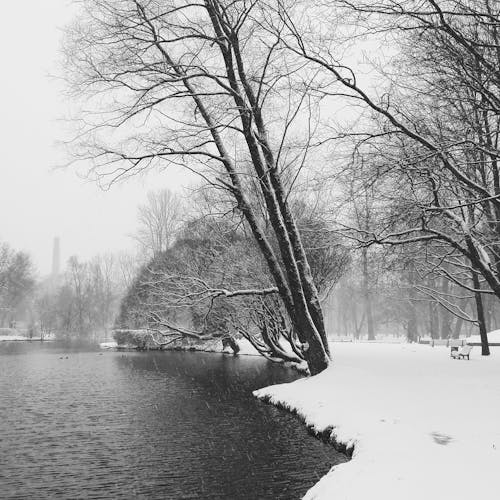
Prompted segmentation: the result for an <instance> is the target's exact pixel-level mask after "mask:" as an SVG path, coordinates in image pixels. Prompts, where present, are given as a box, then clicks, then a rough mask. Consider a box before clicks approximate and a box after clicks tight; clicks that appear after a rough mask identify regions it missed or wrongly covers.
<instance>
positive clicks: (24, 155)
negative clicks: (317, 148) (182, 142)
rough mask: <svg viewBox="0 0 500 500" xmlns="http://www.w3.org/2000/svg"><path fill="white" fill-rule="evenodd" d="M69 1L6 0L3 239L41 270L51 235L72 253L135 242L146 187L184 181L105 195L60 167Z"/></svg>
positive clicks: (1, 49) (175, 178)
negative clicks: (62, 53)
mask: <svg viewBox="0 0 500 500" xmlns="http://www.w3.org/2000/svg"><path fill="white" fill-rule="evenodd" d="M73 15H74V7H72V6H71V2H70V1H68V0H47V1H44V2H42V1H40V0H23V1H22V2H3V3H2V18H3V23H2V30H0V61H1V62H0V64H1V65H2V72H1V74H2V78H1V79H0V95H1V96H2V97H3V100H2V106H1V114H0V117H1V118H0V119H1V125H0V126H1V134H0V145H1V151H2V155H1V182H0V211H1V219H0V240H2V241H5V242H8V243H9V244H10V245H12V246H13V247H14V248H16V249H22V250H26V251H28V252H29V253H30V254H31V255H32V256H33V260H34V262H35V264H36V266H37V268H38V270H39V271H40V273H41V274H45V273H47V272H49V271H50V266H51V253H52V240H53V237H54V236H56V235H57V236H59V237H60V238H61V254H62V259H63V263H64V261H65V260H66V259H67V258H68V257H69V256H71V255H79V256H81V257H82V258H89V257H91V256H92V255H95V254H97V253H105V252H108V251H112V252H114V251H117V250H120V249H127V248H131V247H132V246H133V242H132V241H131V239H130V238H129V237H128V234H130V233H131V232H133V230H134V228H135V219H136V207H137V205H138V204H139V203H141V202H143V200H144V199H145V194H146V191H147V190H148V189H152V188H156V187H158V188H160V187H171V188H174V189H178V188H179V186H180V185H181V184H182V179H180V178H179V177H180V176H179V174H178V173H177V174H175V175H168V174H166V173H165V174H162V175H149V176H148V177H146V178H145V179H136V180H134V181H128V182H127V183H125V184H121V185H119V186H117V187H114V188H113V189H112V190H111V191H109V192H102V191H100V190H99V188H98V187H97V186H96V185H95V184H93V183H90V182H87V181H84V180H81V179H79V178H78V177H77V176H76V175H75V174H74V173H73V172H70V171H61V170H54V169H53V167H54V166H55V165H57V163H58V162H59V161H60V157H61V150H60V148H59V147H58V146H57V145H56V142H57V140H60V139H61V138H62V137H63V130H62V124H61V123H60V121H59V120H60V118H62V117H63V116H64V113H65V110H66V109H67V108H68V104H67V102H65V97H63V96H62V95H61V88H62V86H61V84H60V83H58V82H57V81H56V80H54V79H53V78H50V76H49V75H51V74H54V73H55V72H56V71H57V63H58V58H59V54H58V52H59V49H60V44H61V37H62V33H61V28H62V27H64V26H65V25H66V24H67V23H68V22H69V21H70V20H71V18H72V17H73Z"/></svg>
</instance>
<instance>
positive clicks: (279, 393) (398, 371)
mask: <svg viewBox="0 0 500 500" xmlns="http://www.w3.org/2000/svg"><path fill="white" fill-rule="evenodd" d="M495 349H496V350H495ZM492 351H493V354H492V356H490V357H489V358H482V357H481V356H480V348H478V347H474V348H473V350H472V353H471V359H470V361H467V360H455V359H452V358H450V355H449V349H447V348H445V347H434V348H432V347H430V346H427V345H416V344H402V345H395V344H392V345H391V344H366V343H364V344H363V343H335V344H333V345H332V352H333V356H334V364H333V366H332V367H331V368H329V369H328V370H326V371H325V372H323V373H321V374H319V375H317V376H315V377H310V378H307V379H301V380H298V381H296V382H292V383H290V384H281V385H276V386H271V387H267V388H264V389H261V390H259V391H255V392H254V394H255V395H256V396H257V397H260V398H265V399H269V400H270V401H271V402H273V403H276V404H281V405H285V406H287V407H288V408H290V409H293V410H296V411H297V413H298V414H299V415H300V416H301V417H303V418H304V419H305V421H306V423H307V424H308V425H312V426H313V427H314V428H315V429H316V430H317V431H320V432H321V431H323V430H325V429H327V428H331V427H334V430H333V436H334V437H335V439H336V440H337V441H340V442H342V443H347V444H350V445H354V455H353V459H352V460H351V461H350V462H348V463H346V464H342V465H338V466H335V467H333V468H332V470H331V471H330V472H329V473H328V474H327V475H326V476H324V477H323V478H322V479H321V480H320V481H319V483H317V484H316V485H315V486H314V487H313V488H312V489H311V490H310V491H309V492H308V493H307V495H306V497H305V498H306V499H309V500H311V499H318V500H319V499H334V500H343V499H349V500H367V499H383V500H393V499H394V500H412V499H419V500H424V499H425V500H434V499H439V500H444V499H454V500H458V499H467V500H471V499H474V498H476V499H481V500H486V499H488V500H489V499H492V500H493V499H495V500H498V499H499V498H500V484H499V483H500V476H499V473H500V348H492Z"/></svg>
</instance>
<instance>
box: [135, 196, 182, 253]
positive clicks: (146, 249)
mask: <svg viewBox="0 0 500 500" xmlns="http://www.w3.org/2000/svg"><path fill="white" fill-rule="evenodd" d="M183 216H185V214H184V210H183V204H182V201H181V198H180V196H178V195H177V194H175V193H172V192H171V191H170V190H169V189H161V190H159V191H150V192H149V193H148V195H147V201H146V203H145V204H143V205H140V206H139V209H138V222H139V227H138V229H137V232H136V234H135V235H134V239H135V240H136V241H137V242H138V244H139V246H140V248H141V251H142V252H143V253H144V255H146V257H147V258H151V257H155V256H156V255H158V254H160V253H161V252H165V251H166V250H167V249H168V248H169V247H170V246H171V245H172V243H173V242H174V241H175V238H176V235H177V231H178V230H179V228H180V226H181V224H182V218H183Z"/></svg>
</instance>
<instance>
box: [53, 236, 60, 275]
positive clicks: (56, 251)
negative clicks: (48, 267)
mask: <svg viewBox="0 0 500 500" xmlns="http://www.w3.org/2000/svg"><path fill="white" fill-rule="evenodd" d="M60 270H61V249H60V246H59V238H57V237H56V238H54V247H53V249H52V276H59V272H60Z"/></svg>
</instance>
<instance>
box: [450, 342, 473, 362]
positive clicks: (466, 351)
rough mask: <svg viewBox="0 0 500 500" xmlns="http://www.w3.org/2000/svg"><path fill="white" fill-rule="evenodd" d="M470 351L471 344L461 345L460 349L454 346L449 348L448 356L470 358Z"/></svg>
mask: <svg viewBox="0 0 500 500" xmlns="http://www.w3.org/2000/svg"><path fill="white" fill-rule="evenodd" d="M471 351H472V346H471V345H464V346H463V347H460V349H456V348H453V347H452V348H451V353H450V356H451V357H452V358H454V359H465V358H467V359H470V358H469V356H470V352H471Z"/></svg>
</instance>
